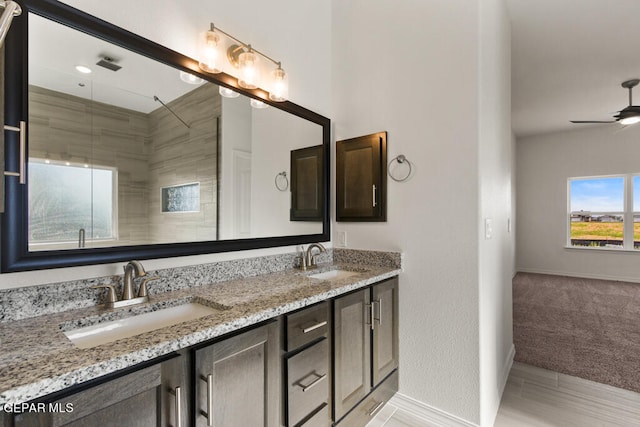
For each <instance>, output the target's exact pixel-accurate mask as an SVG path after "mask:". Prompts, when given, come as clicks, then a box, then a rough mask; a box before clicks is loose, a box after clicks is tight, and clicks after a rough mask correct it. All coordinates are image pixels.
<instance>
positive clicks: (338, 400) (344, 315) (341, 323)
mask: <svg viewBox="0 0 640 427" xmlns="http://www.w3.org/2000/svg"><path fill="white" fill-rule="evenodd" d="M369 308H370V304H369V289H365V290H362V291H358V292H354V293H352V294H349V295H346V296H343V297H340V298H337V299H336V300H335V302H334V316H335V318H334V325H335V329H334V331H335V335H334V339H335V342H334V345H335V347H334V348H335V353H334V373H335V377H334V385H333V386H334V399H333V402H334V411H335V412H334V420H336V421H337V420H339V419H340V418H342V416H344V414H346V413H347V412H348V411H349V409H351V408H352V407H354V406H355V405H356V404H357V403H358V401H360V399H362V398H363V397H365V396H366V395H367V393H369V390H370V389H371V365H370V357H371V351H370V345H371V341H370V340H371V338H370V336H371V333H370V322H369V317H370V309H369Z"/></svg>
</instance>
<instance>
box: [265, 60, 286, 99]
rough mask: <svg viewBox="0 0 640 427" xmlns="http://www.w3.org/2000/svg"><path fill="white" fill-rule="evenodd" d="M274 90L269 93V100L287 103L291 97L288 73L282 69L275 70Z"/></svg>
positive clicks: (273, 74)
mask: <svg viewBox="0 0 640 427" xmlns="http://www.w3.org/2000/svg"><path fill="white" fill-rule="evenodd" d="M272 76H273V89H272V90H271V92H269V99H271V100H272V101H276V102H283V101H286V100H287V98H288V97H289V82H288V80H287V73H285V72H284V70H283V69H282V68H281V67H280V64H278V68H276V69H275V70H273V73H272Z"/></svg>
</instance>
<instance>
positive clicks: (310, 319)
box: [287, 302, 329, 351]
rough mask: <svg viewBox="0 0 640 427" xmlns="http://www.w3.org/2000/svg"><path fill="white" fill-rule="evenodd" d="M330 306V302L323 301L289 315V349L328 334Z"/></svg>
mask: <svg viewBox="0 0 640 427" xmlns="http://www.w3.org/2000/svg"><path fill="white" fill-rule="evenodd" d="M328 307H329V304H328V302H322V303H320V304H316V305H314V306H312V307H309V308H306V309H304V310H301V311H298V312H297V313H293V314H290V315H287V351H291V350H295V349H296V348H298V347H300V346H302V345H304V344H306V343H309V342H311V341H313V340H315V339H317V338H320V337H326V336H327V330H328V329H329V325H328V323H329V322H328V319H329V316H328Z"/></svg>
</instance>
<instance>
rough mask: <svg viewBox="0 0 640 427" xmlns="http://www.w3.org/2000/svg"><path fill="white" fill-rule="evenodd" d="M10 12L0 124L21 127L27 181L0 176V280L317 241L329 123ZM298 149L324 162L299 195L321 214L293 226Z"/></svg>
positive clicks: (137, 43)
mask: <svg viewBox="0 0 640 427" xmlns="http://www.w3.org/2000/svg"><path fill="white" fill-rule="evenodd" d="M22 4H23V9H24V10H25V11H26V13H23V14H22V16H20V17H18V18H16V19H15V20H14V23H13V27H12V29H11V32H10V33H9V36H8V38H7V44H6V52H7V53H6V62H5V63H6V64H7V73H6V75H7V78H6V83H5V94H6V102H5V105H6V113H5V121H6V122H7V123H9V122H11V121H15V122H18V121H20V120H25V121H26V122H27V155H26V172H27V182H26V184H25V185H21V184H19V182H18V179H17V178H16V177H8V178H7V179H6V184H5V188H6V212H5V214H4V215H3V224H2V227H3V236H2V271H4V272H6V271H21V270H31V269H39V268H51V267H63V266H71V265H84V264H92V263H101V262H113V261H124V260H128V259H133V258H138V259H144V258H155V257H168V256H179V255H189V254H200V253H212V252H222V251H233V250H242V249H251V248H262V247H269V246H280V245H289V244H300V243H309V242H317V241H325V240H329V238H328V236H329V221H328V208H327V206H326V204H327V203H326V201H327V200H328V183H327V181H328V146H329V120H328V119H326V118H324V117H322V116H320V115H318V114H315V113H313V112H311V111H309V110H306V109H304V108H302V107H299V106H297V105H295V104H292V103H290V102H285V103H271V102H268V101H264V94H262V93H261V92H260V90H256V91H246V90H242V89H240V88H238V87H237V85H236V84H235V79H234V78H232V77H231V76H228V75H226V74H222V75H205V74H202V73H200V72H199V71H198V69H197V66H196V65H194V64H196V63H195V61H193V60H192V59H190V58H187V57H185V56H182V55H180V54H178V53H176V52H173V51H170V50H168V49H166V48H164V47H162V46H159V45H157V44H155V43H153V42H151V41H148V40H145V39H143V38H141V37H138V36H136V35H134V34H131V33H128V32H127V31H126V30H123V29H120V28H117V27H114V26H112V25H110V24H108V23H105V22H104V21H101V20H99V19H97V18H94V17H92V16H90V15H87V14H84V13H82V12H80V11H78V10H76V9H73V8H71V7H69V6H67V5H64V4H61V3H58V2H55V1H49V0H46V1H42V0H38V1H34V0H29V1H24V2H22ZM78 66H81V67H80V68H76V67H78ZM82 66H84V67H87V68H88V69H90V72H89V73H87V71H89V70H87V69H83V68H82ZM83 71H84V72H83ZM221 88H222V89H233V90H234V91H235V92H236V94H238V96H236V97H233V98H230V97H225V96H221V92H222V91H221V90H220V89H221ZM261 98H262V99H261ZM256 100H260V101H263V102H259V103H256V102H255V101H256ZM256 107H262V108H256ZM15 138H17V137H15ZM6 139H7V141H6V143H5V145H6V147H5V152H6V155H5V157H6V158H7V160H6V169H7V170H10V169H16V168H17V167H18V166H19V165H18V163H19V153H18V148H17V145H18V144H17V143H16V141H14V138H13V137H12V136H11V135H8V134H7V138H6ZM307 147H321V149H320V152H321V153H322V157H323V158H322V159H321V160H322V161H321V166H320V168H321V172H322V173H320V174H317V176H318V177H319V178H318V180H317V181H315V182H312V183H310V184H308V185H311V186H312V188H309V186H307V188H305V189H304V191H305V193H304V194H305V197H306V198H308V197H309V194H311V197H312V198H313V197H314V195H315V197H316V198H317V201H318V203H320V206H322V208H321V211H322V213H323V215H322V216H321V217H319V218H315V219H312V220H295V219H294V217H293V216H292V215H291V209H292V200H294V201H295V198H296V195H295V194H292V193H291V191H290V189H291V187H290V186H288V185H285V186H283V185H284V184H288V183H287V180H286V177H290V176H291V170H290V168H291V163H290V162H291V153H292V152H294V151H297V150H301V149H305V148H307ZM283 172H284V173H283ZM314 176H316V175H314ZM283 178H285V180H284V181H283V180H282V179H283ZM283 188H284V189H285V190H284V191H283Z"/></svg>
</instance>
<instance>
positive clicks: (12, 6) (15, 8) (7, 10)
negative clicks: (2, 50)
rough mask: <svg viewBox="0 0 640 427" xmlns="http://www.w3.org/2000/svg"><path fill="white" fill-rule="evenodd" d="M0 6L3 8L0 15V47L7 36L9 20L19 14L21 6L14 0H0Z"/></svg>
mask: <svg viewBox="0 0 640 427" xmlns="http://www.w3.org/2000/svg"><path fill="white" fill-rule="evenodd" d="M0 7H1V8H3V9H4V11H3V12H2V16H0V47H2V45H3V44H4V38H5V37H7V33H8V32H9V27H11V21H13V18H14V17H16V16H20V14H21V13H22V8H21V7H20V5H19V4H18V3H16V2H14V1H0Z"/></svg>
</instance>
